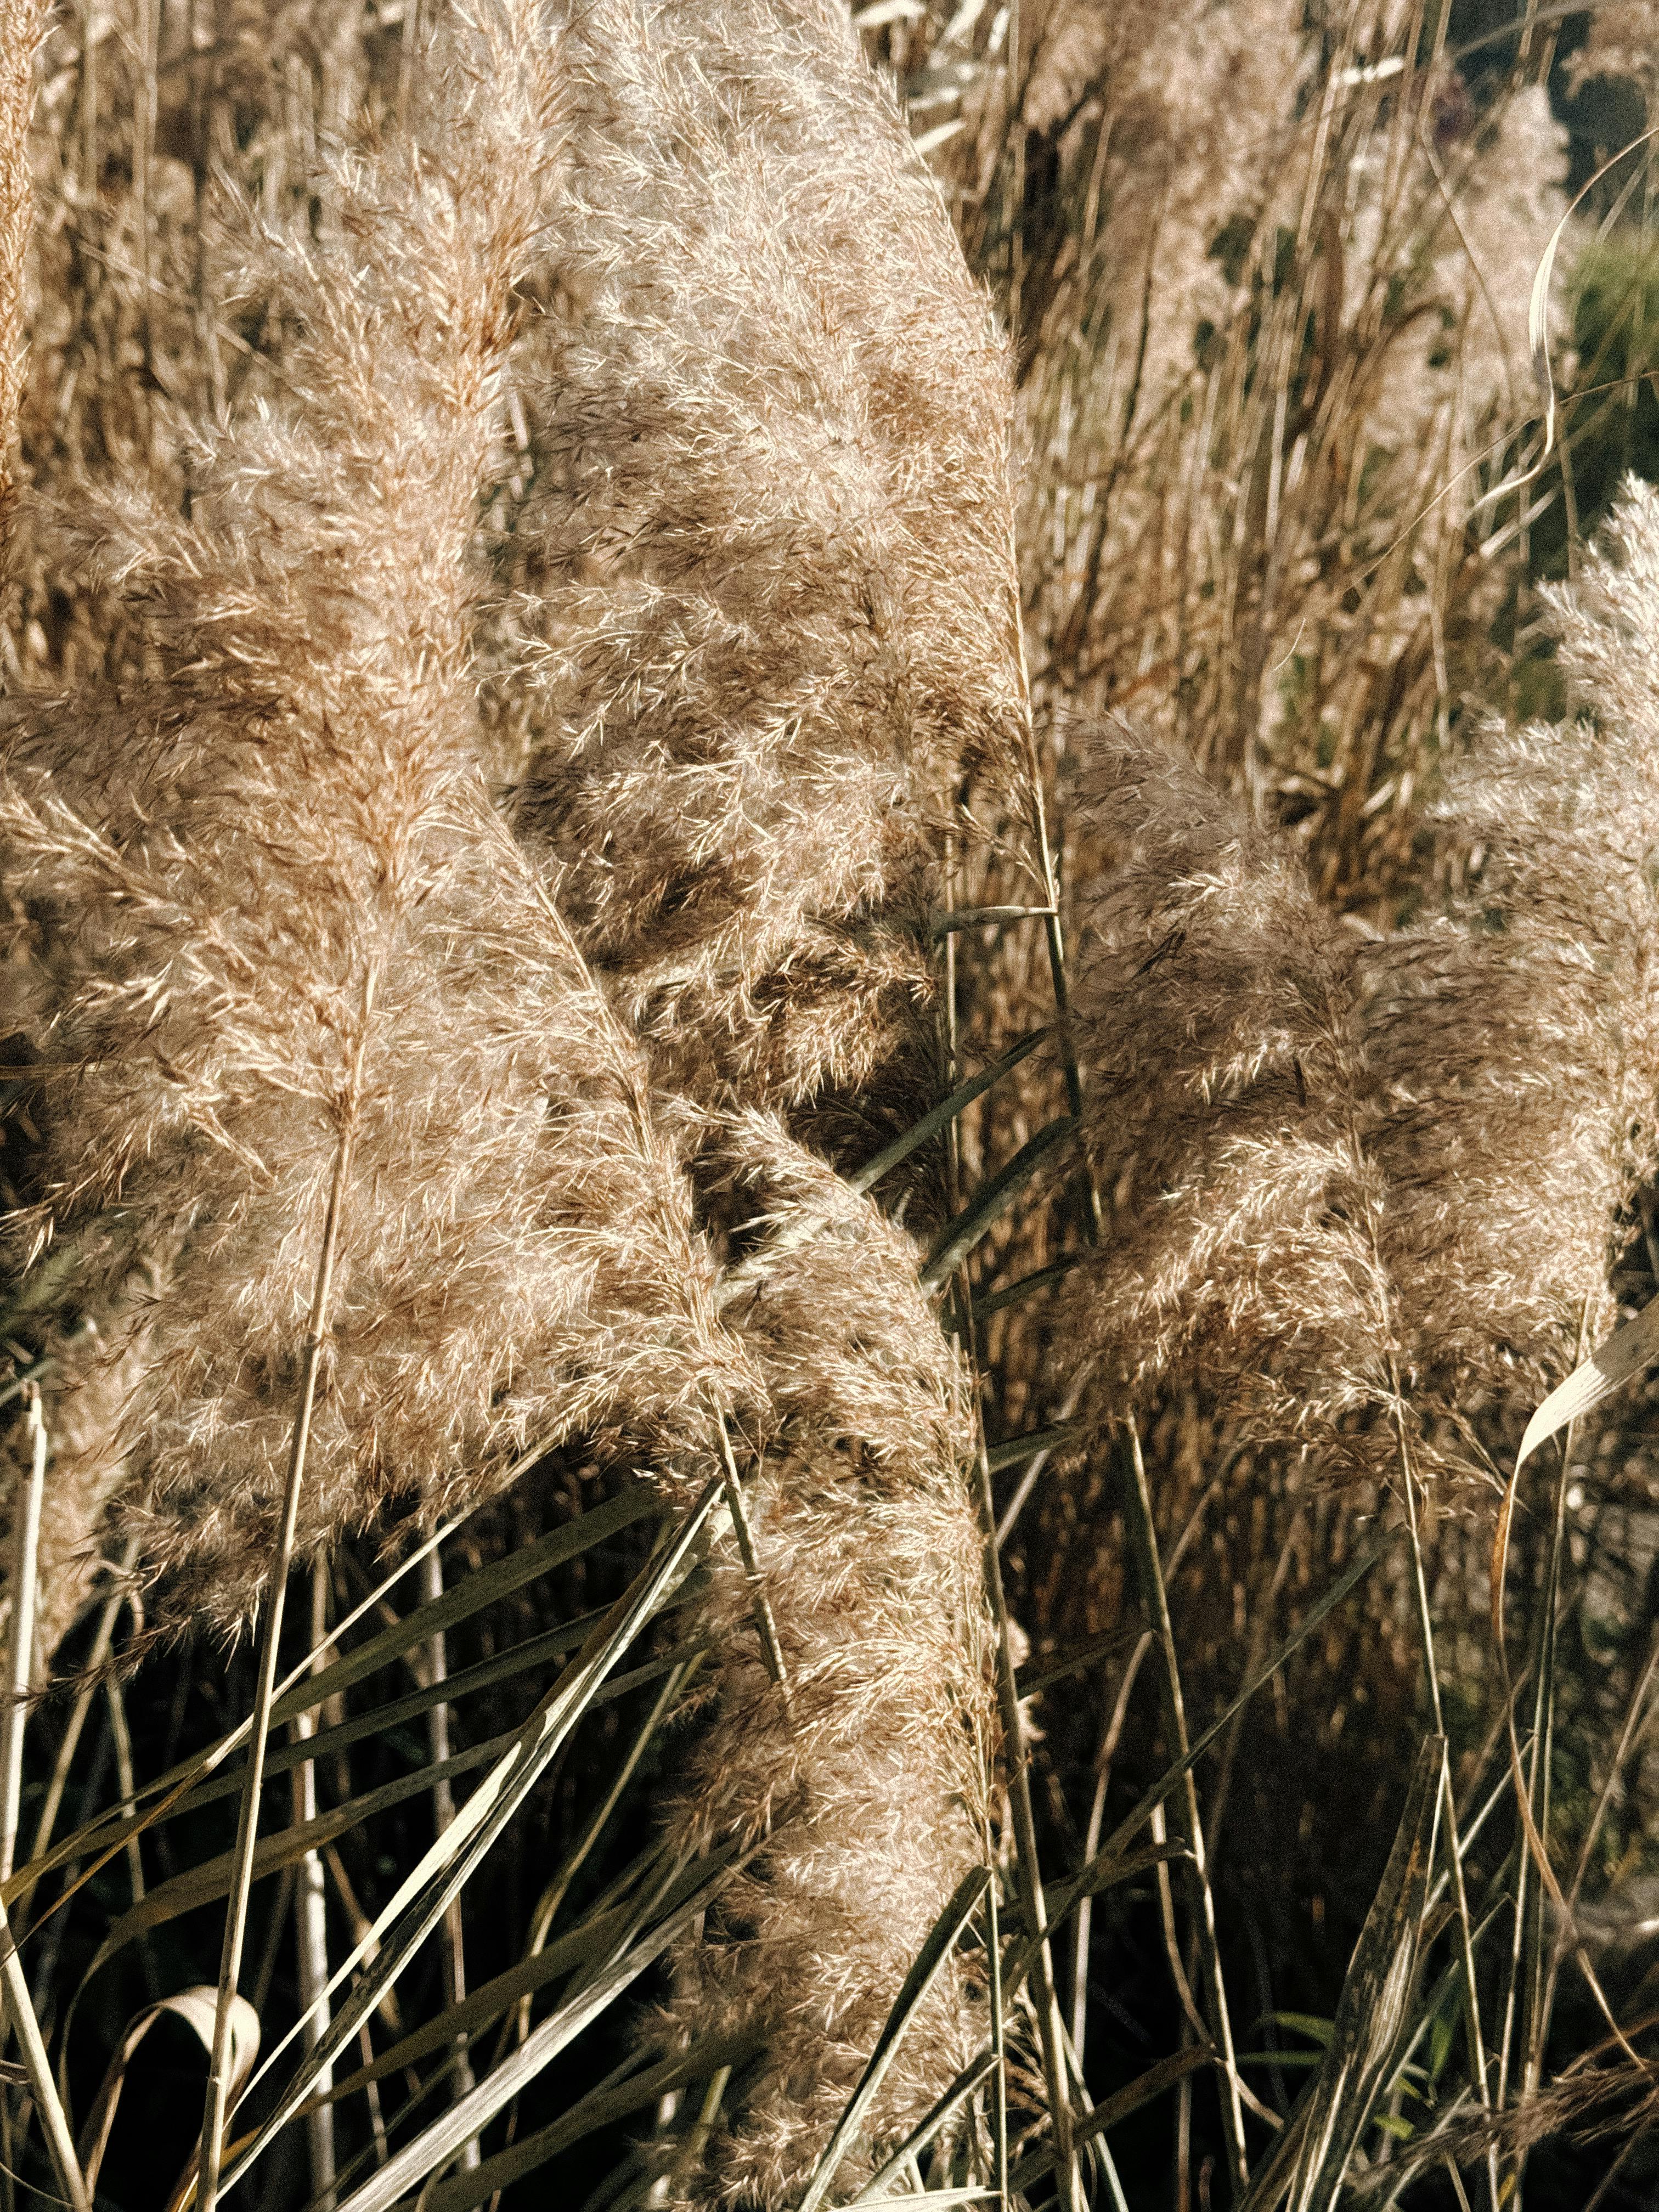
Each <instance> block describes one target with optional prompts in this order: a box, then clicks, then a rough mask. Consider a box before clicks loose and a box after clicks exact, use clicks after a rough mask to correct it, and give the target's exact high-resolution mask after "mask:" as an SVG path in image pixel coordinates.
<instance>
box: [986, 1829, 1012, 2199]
mask: <svg viewBox="0 0 1659 2212" xmlns="http://www.w3.org/2000/svg"><path fill="white" fill-rule="evenodd" d="M985 1863H986V1865H987V1866H988V1867H989V1868H990V1869H991V1879H990V1882H989V1884H988V1885H987V1888H986V1892H985V1960H986V1966H987V1970H988V1972H989V1978H990V1984H991V2055H992V2057H993V2059H994V2061H995V2071H994V2073H993V2075H992V2076H991V2180H992V2186H993V2187H994V2189H995V2191H996V2196H997V2204H998V2206H999V2208H1000V2212H1008V2027H1007V2021H1006V2015H1005V2012H1004V2007H1003V2002H1002V1931H1001V1927H1000V1913H999V1911H998V1909H997V1872H996V1861H995V1860H994V1858H993V1857H992V1856H991V1835H990V1830H989V1828H988V1827H987V1830H986V1835H985Z"/></svg>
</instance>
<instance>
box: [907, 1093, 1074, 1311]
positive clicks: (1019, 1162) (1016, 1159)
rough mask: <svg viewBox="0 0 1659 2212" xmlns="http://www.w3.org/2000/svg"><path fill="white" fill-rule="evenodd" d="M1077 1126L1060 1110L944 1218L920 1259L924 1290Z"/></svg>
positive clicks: (948, 1271) (956, 1261) (944, 1275)
mask: <svg viewBox="0 0 1659 2212" xmlns="http://www.w3.org/2000/svg"><path fill="white" fill-rule="evenodd" d="M1077 1129H1078V1122H1077V1119H1076V1117H1075V1115H1070V1114H1062V1115H1060V1118H1059V1119H1058V1120H1057V1121H1050V1122H1049V1123H1048V1126H1047V1127H1045V1128H1042V1129H1039V1130H1038V1131H1037V1133H1036V1136H1035V1137H1033V1138H1031V1139H1030V1141H1029V1143H1026V1144H1024V1145H1022V1146H1020V1148H1019V1150H1018V1152H1016V1153H1015V1154H1014V1156H1013V1158H1012V1159H1011V1160H1009V1161H1008V1162H1007V1163H1006V1164H1005V1165H1004V1166H1002V1167H1001V1168H1000V1169H999V1170H997V1172H996V1174H995V1175H994V1176H992V1177H991V1179H990V1181H989V1182H986V1183H981V1186H980V1188H978V1190H976V1191H975V1194H974V1195H973V1196H972V1198H970V1199H969V1201H968V1203H967V1205H966V1206H964V1207H963V1210H962V1212H960V1213H959V1214H957V1218H956V1219H955V1220H954V1221H951V1222H947V1223H946V1224H945V1227H944V1228H943V1229H942V1230H941V1231H939V1236H938V1237H937V1239H936V1240H935V1242H934V1244H933V1249H932V1250H931V1251H930V1252H929V1253H928V1255H927V1258H926V1259H925V1260H924V1261H923V1262H922V1265H921V1282H922V1288H923V1289H924V1290H929V1291H933V1290H937V1289H938V1288H939V1285H940V1284H941V1283H943V1282H945V1280H946V1279H948V1278H949V1277H950V1276H951V1275H952V1274H954V1273H955V1272H956V1270H957V1267H959V1266H960V1264H961V1263H962V1261H963V1260H964V1259H965V1258H966V1257H967V1255H968V1254H969V1252H971V1251H972V1250H973V1249H974V1247H975V1244H977V1243H978V1242H979V1240H980V1238H981V1237H983V1236H985V1235H986V1234H987V1232H988V1231H991V1230H992V1229H994V1227H995V1226H996V1225H997V1223H998V1222H999V1221H1000V1220H1001V1218H1002V1217H1003V1215H1004V1214H1005V1213H1006V1212H1007V1211H1008V1208H1009V1207H1010V1206H1012V1204H1013V1202H1014V1200H1016V1199H1017V1198H1018V1195H1019V1194H1020V1192H1021V1191H1022V1190H1023V1189H1024V1188H1025V1186H1026V1184H1027V1183H1028V1182H1030V1180H1031V1177H1032V1176H1034V1175H1035V1174H1036V1171H1037V1170H1038V1168H1039V1167H1041V1166H1042V1162H1043V1160H1044V1159H1045V1158H1047V1157H1048V1154H1049V1153H1050V1152H1052V1151H1053V1150H1054V1146H1056V1145H1059V1144H1062V1143H1064V1142H1065V1141H1066V1139H1069V1138H1072V1137H1073V1136H1075V1135H1076V1133H1077Z"/></svg>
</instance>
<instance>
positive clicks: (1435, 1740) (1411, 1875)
mask: <svg viewBox="0 0 1659 2212" xmlns="http://www.w3.org/2000/svg"><path fill="white" fill-rule="evenodd" d="M1445 1748H1446V1747H1445V1739H1444V1737H1443V1736H1437V1735H1431V1736H1427V1737H1425V1739H1424V1741H1423V1745H1422V1747H1421V1749H1420V1750H1419V1753H1418V1758H1417V1765H1416V1767H1415V1769H1414V1770H1413V1775H1412V1780H1411V1786H1410V1788H1409V1790H1407V1795H1406V1804H1405V1808H1404V1810H1403V1811H1402V1812H1401V1816H1400V1826H1399V1829H1398V1832H1396V1834H1395V1841H1394V1849H1393V1850H1392V1851H1390V1853H1389V1863H1388V1866H1387V1868H1386V1869H1385V1870H1384V1873H1383V1881H1382V1884H1381V1886H1380V1887H1379V1888H1378V1890H1377V1893H1376V1899H1375V1900H1374V1901H1373V1903H1372V1905H1371V1909H1370V1912H1369V1913H1367V1915H1366V1916H1365V1924H1364V1928H1363V1929H1361V1930H1360V1934H1359V1941H1358V1943H1357V1944H1356V1945H1355V1946H1354V1954H1353V1958H1352V1960H1351V1962H1350V1964H1349V1966H1348V1972H1347V1975H1346V1978H1345V1979H1344V1982H1343V1984H1342V1994H1341V1996H1340V1999H1339V2000H1338V2002H1337V2008H1336V2016H1335V2019H1334V2021H1332V2023H1331V2039H1330V2044H1329V2046H1328V2049H1327V2051H1326V2053H1325V2057H1324V2060H1323V2063H1322V2065H1321V2067H1320V2069H1319V2072H1318V2073H1317V2074H1316V2075H1315V2077H1314V2081H1313V2086H1312V2091H1311V2094H1310V2099H1309V2104H1308V2111H1307V2118H1306V2121H1305V2123H1304V2127H1303V2131H1302V2139H1301V2145H1300V2148H1299V2151H1298V2154H1297V2161H1296V2166H1295V2169H1294V2172H1293V2173H1292V2175H1291V2188H1290V2205H1289V2212H1328V2207H1330V2206H1332V2205H1334V2203H1336V2200H1337V2196H1338V2192H1339V2191H1340V2189H1341V2186H1342V2183H1343V2179H1344V2178H1345V2176H1346V2173H1347V2171H1348V2165H1349V2161H1350V2160H1352V2157H1353V2154H1354V2152H1355V2151H1356V2149H1357V2148H1358V2145H1359V2142H1360V2138H1361V2136H1363V2135H1364V2131H1365V2129H1366V2127H1367V2126H1368V2125H1369V2124H1370V2120H1371V2118H1372V2114H1373V2110H1374V2107H1375V2106H1376V2100H1377V2098H1378V2096H1379V2095H1380V2094H1381V2093H1382V2092H1383V2090H1384V2089H1386V2087H1388V2084H1389V2081H1390V2079H1391V2078H1392V2076H1393V2074H1394V2070H1395V2057H1396V2054H1397V2052H1398V2051H1399V2048H1400V2045H1401V2039H1402V2036H1403V2034H1404V2032H1405V2029H1406V2027H1407V2008H1408V2007H1409V2005H1410V2002H1411V1996H1412V1990H1413V1986H1414V1984H1415V1983H1416V1979H1417V1966H1418V1959H1419V1950H1420V1947H1421V1940H1422V1931H1423V1919H1424V1912H1425V1907H1426V1905H1427V1902H1428V1894H1429V1883H1430V1880H1431V1876H1432V1875H1433V1871H1434V1850H1435V1838H1436V1833H1437V1827H1438V1824H1439V1818H1440V1792H1441V1784H1442V1777H1443V1773H1444V1769H1445ZM1240 2212H1260V2208H1259V2207H1258V2204H1257V2201H1256V2192H1255V2190H1254V2189H1252V2191H1250V2192H1249V2196H1248V2197H1246V2199H1245V2203H1244V2205H1243V2206H1241V2208H1240Z"/></svg>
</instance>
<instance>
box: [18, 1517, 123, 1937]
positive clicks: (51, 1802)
mask: <svg viewBox="0 0 1659 2212" xmlns="http://www.w3.org/2000/svg"><path fill="white" fill-rule="evenodd" d="M137 1555H138V1547H137V1541H136V1540H135V1541H133V1542H132V1543H130V1544H129V1545H128V1547H127V1551H126V1557H125V1559H124V1560H123V1562H122V1567H123V1571H126V1570H128V1569H130V1568H131V1565H132V1564H133V1562H134V1560H135V1559H137ZM125 1601H126V1592H125V1590H122V1589H118V1590H117V1591H116V1592H115V1595H113V1596H112V1597H111V1598H108V1599H106V1601H105V1604H104V1610H103V1613H102V1615H101V1616H100V1620H99V1623H98V1633H97V1635H96V1636H95V1637H94V1638H93V1644H92V1650H91V1651H90V1652H89V1653H88V1657H87V1663H86V1668H85V1670H84V1671H85V1673H86V1674H87V1676H88V1680H86V1681H84V1682H83V1683H82V1686H81V1690H80V1693H79V1695H78V1696H77V1697H76V1700H75V1707H74V1710H73V1711H72V1712H71V1713H70V1720H69V1726H68V1727H67V1728H66V1729H64V1741H63V1742H62V1743H61V1744H60V1745H59V1747H58V1756H57V1759H55V1760H54V1761H53V1763H52V1779H51V1781H50V1782H49V1783H48V1784H47V1785H46V1799H45V1802H43V1803H42V1805H41V1808H40V1819H39V1820H37V1821H36V1822H35V1824H34V1841H33V1844H31V1845H30V1847H29V1859H30V1861H31V1862H33V1860H35V1859H38V1858H40V1857H43V1856H44V1855H45V1853H46V1849H47V1847H48V1846H49V1845H50V1844H51V1842H52V1830H53V1828H54V1827H55V1826H57V1823H58V1813H59V1811H60V1809H61V1808H62V1806H63V1802H64V1790H66V1789H67V1788H68V1787H69V1776H70V1767H71V1766H72V1765H74V1763H75V1754H76V1751H77V1750H78V1749H79V1748H80V1743H81V1737H82V1734H83V1732H84V1730H85V1729H86V1725H87V1715H88V1713H89V1712H90V1711H92V1701H93V1699H94V1697H95V1696H96V1695H97V1692H98V1681H97V1675H98V1670H99V1668H101V1667H102V1665H103V1663H104V1662H105V1660H106V1659H107V1658H108V1656H109V1653H110V1646H111V1644H112V1643H113V1642H114V1640H115V1623H116V1620H117V1619H118V1617H119V1614H120V1611H121V1607H122V1606H123V1605H124V1604H125ZM33 1896H34V1888H33V1885H31V1886H30V1887H28V1888H27V1889H26V1890H24V1891H23V1892H22V1893H21V1895H20V1896H19V1897H18V1899H16V1906H17V1917H18V1918H19V1919H20V1920H27V1917H28V1909H29V1905H30V1903H31V1901H32V1899H33Z"/></svg>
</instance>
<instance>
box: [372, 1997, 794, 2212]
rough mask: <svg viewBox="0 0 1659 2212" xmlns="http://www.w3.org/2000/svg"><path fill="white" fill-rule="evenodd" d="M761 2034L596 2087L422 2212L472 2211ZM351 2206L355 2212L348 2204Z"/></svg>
mask: <svg viewBox="0 0 1659 2212" xmlns="http://www.w3.org/2000/svg"><path fill="white" fill-rule="evenodd" d="M762 2047H763V2038H762V2037H761V2036H760V2034H759V2033H756V2032H753V2031H750V2032H748V2033H738V2034H735V2035H725V2036H709V2037H705V2038H704V2039H703V2040H702V2041H701V2042H699V2043H697V2044H695V2045H693V2046H692V2048H691V2049H690V2051H685V2052H684V2053H683V2054H682V2055H681V2056H680V2057H677V2058H665V2059H664V2060H663V2062H662V2063H661V2064H660V2065H658V2066H653V2067H650V2068H648V2069H647V2070H646V2071H645V2072H644V2073H643V2074H636V2075H634V2077H633V2079H632V2080H631V2081H623V2082H620V2083H619V2084H618V2085H617V2087H616V2088H614V2089H598V2090H594V2091H592V2093H590V2094H588V2095H587V2096H586V2097H584V2098H582V2099H581V2100H580V2102H578V2103H577V2104H574V2105H573V2106H571V2108H570V2110H569V2111H568V2112H563V2113H561V2114H560V2116H559V2118H557V2119H556V2120H554V2121H551V2122H550V2124H548V2125H547V2126H546V2127H544V2128H538V2130H536V2132H535V2134H533V2135H529V2136H525V2138H524V2140H523V2141H522V2142H516V2143H513V2144H512V2145H510V2146H509V2148H507V2149H506V2150H501V2151H497V2152H496V2154H495V2156H494V2157H493V2158H487V2159H485V2160H484V2161H483V2165H482V2166H477V2167H476V2168H475V2169H474V2170H473V2171H472V2172H471V2173H464V2174H456V2175H453V2176H452V2177H451V2178H450V2179H448V2180H446V2181H441V2182H439V2183H437V2184H436V2185H435V2186H434V2187H431V2188H428V2189H427V2190H425V2191H423V2192H422V2197H421V2212H470V2208H471V2206H473V2205H475V2204H483V2203H486V2202H487V2201H488V2200H489V2198H490V2197H493V2196H494V2194H495V2191H497V2190H498V2189H505V2188H506V2187H507V2185H508V2184H509V2183H510V2182H514V2181H520V2180H522V2179H523V2178H524V2177H525V2175H526V2173H533V2172H535V2171H536V2169H537V2167H538V2166H545V2165H546V2163H547V2161H548V2160H549V2159H550V2158H556V2156H557V2155H558V2154H559V2153H560V2152H561V2151H562V2150H568V2148H570V2146H571V2144H572V2143H576V2142H580V2141H581V2140H582V2137H583V2136H589V2135H592V2133H593V2131H594V2130H595V2129H596V2128H603V2127H608V2126H610V2125H611V2124H612V2123H613V2122H614V2121H617V2120H620V2119H625V2118H627V2117H628V2115H629V2113H630V2112H639V2111H640V2110H641V2108H642V2107H643V2106H647V2105H653V2104H655V2103H656V2101H657V2100H658V2099H659V2097H664V2096H666V2095H667V2094H668V2093H669V2092H670V2091H671V2090H673V2089H678V2088H683V2087H684V2086H685V2084H686V2083H687V2082H688V2081H702V2080H703V2079H704V2078H705V2076H708V2075H718V2074H719V2073H720V2071H721V2070H722V2069H725V2070H726V2071H727V2072H729V2071H730V2070H731V2069H732V2068H733V2067H737V2066H741V2065H742V2064H743V2063H744V2061H745V2060H747V2059H750V2058H752V2057H755V2056H756V2054H757V2052H758V2051H760V2050H761V2049H762ZM347 2212H352V2208H350V2207H348V2208H347Z"/></svg>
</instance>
